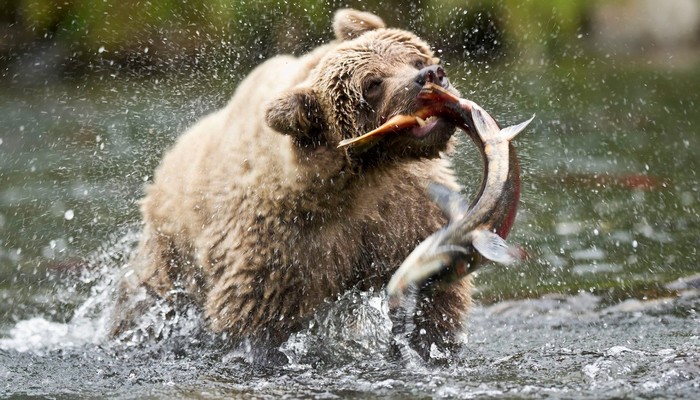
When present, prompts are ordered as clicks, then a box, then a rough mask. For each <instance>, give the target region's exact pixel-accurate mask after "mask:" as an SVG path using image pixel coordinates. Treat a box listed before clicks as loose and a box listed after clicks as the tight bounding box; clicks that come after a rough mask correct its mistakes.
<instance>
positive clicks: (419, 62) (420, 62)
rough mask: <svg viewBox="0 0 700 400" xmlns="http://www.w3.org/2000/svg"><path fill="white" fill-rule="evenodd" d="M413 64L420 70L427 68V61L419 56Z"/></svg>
mask: <svg viewBox="0 0 700 400" xmlns="http://www.w3.org/2000/svg"><path fill="white" fill-rule="evenodd" d="M413 66H414V67H415V68H416V69H417V70H419V71H420V70H421V69H423V68H425V61H423V60H421V59H420V58H419V59H417V60H416V61H414V62H413Z"/></svg>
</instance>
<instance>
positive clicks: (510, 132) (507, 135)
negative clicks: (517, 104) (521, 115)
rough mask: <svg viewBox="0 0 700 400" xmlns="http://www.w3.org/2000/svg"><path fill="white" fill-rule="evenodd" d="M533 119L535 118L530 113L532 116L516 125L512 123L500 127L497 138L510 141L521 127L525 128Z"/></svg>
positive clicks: (521, 129) (520, 130)
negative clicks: (511, 124)
mask: <svg viewBox="0 0 700 400" xmlns="http://www.w3.org/2000/svg"><path fill="white" fill-rule="evenodd" d="M533 119H535V114H532V118H530V119H528V120H527V121H525V122H521V123H519V124H518V125H513V126H509V127H507V128H503V129H501V131H500V132H499V133H498V137H499V140H503V141H508V142H510V141H511V140H513V138H514V137H515V136H517V134H518V133H520V132H522V131H523V129H525V128H526V127H527V126H528V125H529V124H530V122H532V120H533Z"/></svg>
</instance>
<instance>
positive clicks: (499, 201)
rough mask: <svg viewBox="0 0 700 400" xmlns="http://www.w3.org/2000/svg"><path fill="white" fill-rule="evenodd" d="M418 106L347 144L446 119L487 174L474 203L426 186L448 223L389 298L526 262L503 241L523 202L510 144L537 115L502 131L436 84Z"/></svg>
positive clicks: (401, 273)
mask: <svg viewBox="0 0 700 400" xmlns="http://www.w3.org/2000/svg"><path fill="white" fill-rule="evenodd" d="M417 103H418V111H417V112H416V114H415V115H413V116H405V115H401V116H396V117H394V118H392V119H390V120H389V121H387V123H385V124H383V125H382V126H380V127H379V128H377V129H375V130H373V131H371V132H369V133H367V134H365V135H363V136H361V137H359V138H355V139H352V140H351V141H348V143H346V144H345V145H354V144H357V143H362V142H363V141H364V140H367V139H368V138H370V140H376V137H378V136H381V135H388V134H400V132H401V131H402V130H406V129H408V128H411V127H413V126H415V125H418V126H422V124H423V123H424V121H425V119H426V117H427V118H434V117H440V118H448V119H450V120H452V121H454V122H455V124H456V125H457V126H459V127H460V128H462V130H464V131H465V132H467V134H468V135H469V137H470V138H471V139H472V141H473V142H474V144H475V145H476V146H477V148H478V149H479V152H480V154H481V158H482V162H483V166H484V168H483V171H484V173H483V176H482V181H481V186H480V189H479V192H478V194H477V196H476V198H475V199H474V200H473V201H472V203H471V204H469V203H467V201H466V199H465V198H464V197H463V196H462V195H461V194H460V193H459V192H456V191H454V190H452V189H450V188H449V187H447V186H445V185H443V184H441V183H438V182H431V183H430V184H429V185H428V196H429V198H430V199H431V200H432V201H433V202H434V203H436V204H437V205H438V207H440V209H441V210H442V212H443V214H445V216H446V217H447V218H448V223H447V225H446V226H444V227H443V228H441V229H440V230H438V231H436V232H434V233H433V234H432V235H430V236H429V237H428V238H426V239H425V240H424V241H423V242H421V243H420V244H419V245H418V246H417V247H416V248H415V249H414V250H413V251H412V252H411V253H410V254H409V256H408V257H407V258H406V259H405V260H404V261H403V263H402V264H401V266H399V268H398V269H397V270H396V272H395V273H394V274H393V276H392V277H391V279H390V280H389V283H388V284H387V287H386V292H387V295H388V297H389V299H399V298H400V297H401V296H403V295H404V293H405V292H406V291H407V290H408V289H409V288H410V287H415V286H419V285H423V284H428V283H429V284H430V285H449V284H450V283H453V282H455V281H456V280H458V279H461V278H463V277H465V276H467V275H469V274H471V273H473V272H474V271H476V270H477V269H478V268H479V267H480V266H481V265H482V264H483V259H484V258H485V259H488V260H491V261H494V262H497V263H500V264H506V265H508V264H511V263H513V262H515V261H516V260H519V259H522V258H524V257H525V254H524V252H523V251H522V250H521V249H520V248H519V247H516V246H510V245H508V244H507V243H506V241H505V239H506V237H507V236H508V233H509V232H510V230H511V228H512V226H513V222H514V220H515V215H516V212H517V205H518V201H519V198H520V163H519V160H518V157H517V155H516V152H515V148H514V146H513V145H512V143H511V141H512V140H513V139H514V138H515V137H516V136H517V135H518V134H519V133H520V132H522V131H523V130H524V129H525V128H526V127H527V126H528V125H529V124H530V122H532V120H533V119H534V118H535V116H534V115H533V116H532V118H530V119H529V120H527V121H525V122H522V123H520V124H517V125H514V126H510V127H507V128H504V129H500V128H499V126H498V124H497V123H496V121H495V120H494V119H493V117H491V115H489V114H488V113H487V112H486V111H485V110H484V109H483V108H482V107H480V106H479V105H478V104H476V103H474V102H473V101H470V100H466V99H460V98H457V97H456V96H455V95H453V94H452V93H450V92H447V91H446V90H444V89H443V88H441V87H439V86H437V85H433V84H427V85H426V86H425V87H424V88H423V89H422V90H421V93H420V94H419V95H418V98H417Z"/></svg>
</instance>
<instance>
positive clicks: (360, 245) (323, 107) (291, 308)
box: [114, 9, 471, 356]
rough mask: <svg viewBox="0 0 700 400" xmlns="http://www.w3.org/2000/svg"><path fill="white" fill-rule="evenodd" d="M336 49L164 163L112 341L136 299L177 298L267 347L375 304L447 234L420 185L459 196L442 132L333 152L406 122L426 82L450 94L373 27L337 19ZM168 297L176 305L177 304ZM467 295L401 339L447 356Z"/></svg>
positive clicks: (287, 71)
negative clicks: (403, 268)
mask: <svg viewBox="0 0 700 400" xmlns="http://www.w3.org/2000/svg"><path fill="white" fill-rule="evenodd" d="M334 31H335V34H336V40H335V41H333V42H331V43H329V44H326V45H323V46H321V47H319V48H317V49H315V50H314V51H312V52H310V53H309V54H306V55H304V56H301V57H298V58H297V57H292V56H278V57H275V58H272V59H270V60H268V61H266V62H264V63H263V64H262V65H260V66H258V67H257V68H256V69H255V70H253V71H252V72H251V73H250V75H249V76H248V77H247V78H246V79H245V80H243V81H242V82H241V83H240V85H239V87H238V88H237V90H236V92H235V94H234V96H233V98H232V99H231V101H230V102H229V103H228V105H227V106H225V107H224V108H223V109H221V110H219V111H216V112H214V113H212V114H210V115H208V116H206V117H204V118H203V119H202V120H201V121H200V122H198V123H197V124H195V125H194V126H193V127H192V128H190V129H189V131H188V132H186V133H185V134H184V135H183V136H182V137H180V139H179V140H178V141H177V143H176V144H175V146H174V147H173V148H172V149H170V150H169V152H168V153H167V154H166V155H165V157H164V159H163V161H162V163H161V165H160V166H159V167H158V169H157V171H156V173H155V177H154V182H153V183H152V184H151V185H150V186H149V187H148V188H147V190H146V196H145V198H144V199H143V202H142V213H143V219H144V224H145V226H144V229H143V234H142V238H141V241H140V244H139V246H138V248H137V249H136V251H135V254H134V255H133V257H132V259H131V261H130V268H131V270H130V271H129V272H127V273H126V274H125V276H124V277H123V278H122V281H121V289H120V295H119V299H118V303H117V307H116V309H115V313H114V333H115V334H117V333H120V332H124V331H128V330H129V329H130V327H131V326H132V325H133V321H135V320H136V319H137V318H138V316H139V312H140V311H139V310H140V309H141V308H140V307H142V305H143V304H144V302H145V301H146V300H144V299H147V298H148V299H154V298H161V299H168V298H169V297H170V296H172V293H174V292H176V291H177V290H179V291H180V292H184V293H186V294H187V297H188V299H189V300H190V301H191V302H193V303H194V304H196V305H197V306H199V307H201V309H202V311H203V314H204V315H205V318H206V321H207V323H208V326H209V327H210V329H211V330H213V331H215V332H224V333H226V334H227V337H228V338H231V339H232V340H243V339H246V340H253V341H255V342H256V343H259V344H261V345H265V346H273V347H274V346H277V345H279V344H280V343H281V342H283V341H284V340H285V339H286V338H287V337H288V336H289V335H290V334H291V333H293V332H295V331H296V330H298V329H300V328H301V327H302V326H303V324H304V323H305V322H306V321H308V319H309V318H310V317H311V316H312V314H313V312H314V310H315V309H316V308H317V307H318V306H319V305H320V304H322V303H323V302H324V300H326V299H329V298H333V297H334V296H337V295H339V294H342V293H344V292H345V291H347V290H349V289H353V288H357V289H360V290H368V289H370V288H374V289H375V290H381V289H382V288H383V286H384V285H385V284H386V283H387V281H388V280H389V278H390V277H391V275H392V273H393V272H394V271H395V270H396V268H397V267H398V266H399V265H400V264H401V262H402V261H403V259H404V258H405V257H406V256H407V255H408V254H409V253H410V252H411V250H412V249H413V248H414V247H415V246H416V245H417V244H418V243H419V242H420V241H421V240H423V239H424V238H426V237H427V236H428V235H430V234H431V233H432V232H434V231H435V230H437V229H439V228H440V227H441V226H442V225H443V224H444V223H445V222H446V219H445V217H444V216H443V215H442V213H441V212H440V210H439V209H438V208H437V206H436V205H434V204H433V203H432V202H431V201H430V200H429V199H428V198H427V195H426V185H427V183H428V182H429V181H437V182H440V183H443V184H445V185H448V186H449V187H451V188H454V189H457V184H456V181H455V178H454V175H453V172H452V171H451V169H450V164H449V162H448V161H447V160H445V159H444V158H442V157H441V155H442V154H443V153H444V152H446V151H449V150H450V148H451V147H452V144H451V138H452V134H453V133H454V131H455V128H454V126H453V125H452V124H450V123H449V122H447V121H442V120H438V121H437V122H434V123H433V124H432V125H431V127H432V128H431V129H430V130H429V132H428V133H427V134H423V135H420V137H418V136H416V135H411V134H410V133H409V134H405V135H394V136H393V137H390V138H387V139H385V140H381V141H379V142H378V143H375V144H374V145H373V146H371V147H370V148H367V149H363V150H362V151H357V150H353V149H352V148H351V149H345V148H338V147H337V145H338V143H339V141H341V140H343V139H347V138H352V137H356V136H359V135H361V134H363V133H365V132H368V131H370V130H372V129H374V128H376V127H377V126H379V125H381V124H382V123H383V122H384V121H386V120H387V119H388V118H390V117H392V116H393V115H396V114H407V113H411V112H412V110H413V109H414V101H415V97H416V95H417V94H418V92H419V90H420V88H421V87H422V85H423V84H424V82H425V81H426V80H431V81H433V82H436V83H439V84H441V85H443V86H445V87H448V88H450V90H452V91H454V92H455V93H456V91H455V90H454V89H453V88H452V87H451V86H450V84H449V81H448V80H447V78H446V76H445V73H444V71H443V69H442V68H441V67H440V66H439V65H438V62H439V60H438V59H436V58H435V56H434V54H433V52H432V51H431V50H430V48H429V46H428V45H427V44H426V43H425V42H423V41H422V40H421V39H419V38H418V37H416V36H415V35H414V34H412V33H410V32H407V31H404V30H398V29H388V28H385V26H384V23H383V22H382V20H381V19H379V18H378V17H376V16H374V15H372V14H368V13H363V12H358V11H354V10H347V9H346V10H340V11H338V12H337V13H336V15H335V19H334ZM176 289H177V290H176ZM470 289H471V281H470V279H464V280H462V281H460V282H459V283H457V284H455V285H453V286H451V287H449V288H444V289H440V290H423V291H421V292H420V293H419V294H418V295H417V296H418V297H417V302H416V306H415V307H416V309H415V310H416V313H415V314H412V315H411V317H410V318H411V319H412V320H411V321H410V323H409V324H406V325H407V326H410V327H411V328H410V329H412V330H411V332H409V333H408V336H409V338H410V343H411V345H412V346H413V347H414V348H415V349H416V350H418V351H419V353H421V354H422V355H424V356H425V355H427V354H428V352H429V349H430V346H431V345H432V344H433V343H434V344H435V345H437V346H439V347H444V346H447V345H449V344H450V343H453V342H454V339H455V337H456V335H458V334H459V333H460V332H461V331H462V328H463V323H464V316H465V313H466V311H467V310H468V308H469V306H470V302H471V297H470Z"/></svg>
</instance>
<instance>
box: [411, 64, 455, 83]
mask: <svg viewBox="0 0 700 400" xmlns="http://www.w3.org/2000/svg"><path fill="white" fill-rule="evenodd" d="M415 82H416V84H418V86H420V87H423V85H425V84H426V82H432V83H435V84H437V85H440V86H442V87H444V88H447V87H449V86H450V81H449V80H448V79H447V74H446V73H445V70H444V69H442V67H441V66H439V65H431V66H429V67H425V68H423V69H421V70H420V71H418V75H416V79H415Z"/></svg>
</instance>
